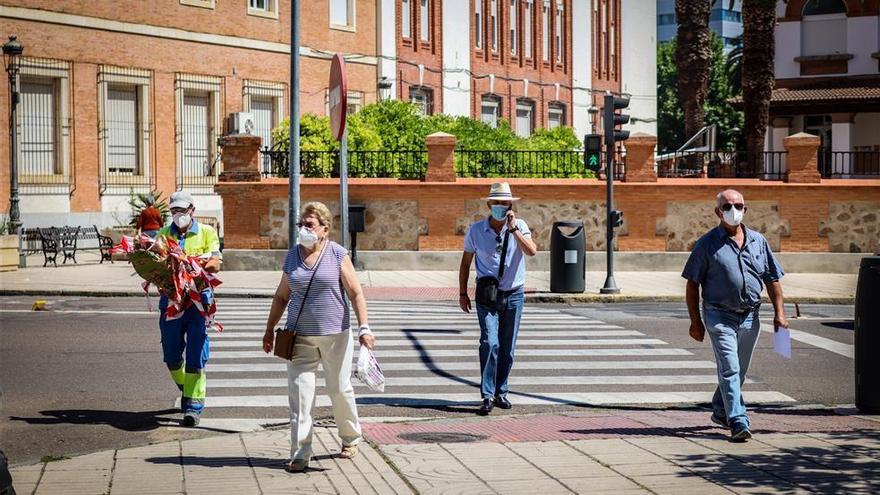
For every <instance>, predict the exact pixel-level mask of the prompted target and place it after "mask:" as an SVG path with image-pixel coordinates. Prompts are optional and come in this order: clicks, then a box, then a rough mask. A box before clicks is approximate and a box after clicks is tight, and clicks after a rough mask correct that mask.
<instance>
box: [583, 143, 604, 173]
mask: <svg viewBox="0 0 880 495" xmlns="http://www.w3.org/2000/svg"><path fill="white" fill-rule="evenodd" d="M584 166H585V167H586V168H587V170H592V171H593V172H598V171H599V169H600V168H601V167H602V135H601V134H587V135H586V136H584Z"/></svg>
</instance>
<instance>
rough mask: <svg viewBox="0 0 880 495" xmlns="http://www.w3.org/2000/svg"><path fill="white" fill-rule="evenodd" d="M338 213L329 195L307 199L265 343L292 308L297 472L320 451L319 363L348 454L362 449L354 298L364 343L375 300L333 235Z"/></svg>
mask: <svg viewBox="0 0 880 495" xmlns="http://www.w3.org/2000/svg"><path fill="white" fill-rule="evenodd" d="M332 220H333V216H332V215H331V214H330V210H329V209H328V208H327V207H326V206H325V205H324V204H322V203H317V202H312V203H308V204H306V205H305V206H303V213H302V216H301V217H300V221H299V223H298V224H297V227H298V228H299V234H298V239H299V244H297V245H296V246H294V247H292V248H291V249H290V250H289V251H288V252H287V258H286V259H285V261H284V273H283V275H282V277H281V282H280V283H279V284H278V289H277V290H276V291H275V297H274V298H273V300H272V309H271V310H270V312H269V319H268V321H267V322H266V334H265V335H264V336H263V350H264V351H266V352H267V353H268V352H272V345H273V338H274V328H275V325H276V324H277V323H278V320H280V319H281V315H282V314H283V313H284V310H285V308H286V309H287V326H286V328H288V329H292V330H295V331H296V343H295V345H294V351H293V359H292V360H291V361H290V362H289V363H288V364H287V373H288V393H289V395H290V430H291V431H290V443H291V446H290V463H289V464H288V467H287V469H288V471H292V472H299V471H305V470H306V469H307V468H308V466H309V459H310V458H311V456H312V432H313V427H312V407H313V406H314V402H315V374H316V372H317V370H318V364H319V363H320V364H321V366H322V367H323V369H324V381H325V383H326V389H327V395H328V396H329V397H330V402H331V404H332V405H333V416H334V417H335V419H336V425H337V427H338V429H339V438H340V439H341V440H342V452H341V453H340V457H342V458H345V459H350V458H352V457H354V456H355V455H356V454H357V444H358V443H359V442H360V440H361V426H360V423H359V422H358V415H357V407H356V405H355V399H354V388H353V387H352V384H351V361H352V343H351V329H350V323H349V309H348V308H349V300H350V301H351V304H352V306H354V313H355V315H356V316H357V320H358V324H359V332H358V340H359V341H360V344H361V345H362V346H367V347H369V348H372V347H373V343H374V342H375V340H374V337H373V334H372V332H371V331H370V327H369V325H368V324H367V301H366V299H365V298H364V293H363V290H362V289H361V284H360V281H359V280H358V278H357V274H356V273H355V271H354V265H352V262H351V258H349V256H348V251H346V249H345V248H344V247H342V246H340V245H339V244H337V243H335V242H333V241H331V240H330V239H328V234H329V232H330V227H331V222H332ZM343 292H344V293H343ZM346 294H347V295H348V298H346Z"/></svg>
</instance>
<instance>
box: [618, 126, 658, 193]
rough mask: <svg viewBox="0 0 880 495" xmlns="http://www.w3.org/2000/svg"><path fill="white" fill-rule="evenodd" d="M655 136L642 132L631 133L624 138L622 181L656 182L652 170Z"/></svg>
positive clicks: (655, 175) (654, 173) (655, 143)
mask: <svg viewBox="0 0 880 495" xmlns="http://www.w3.org/2000/svg"><path fill="white" fill-rule="evenodd" d="M656 147H657V137H656V136H652V135H650V134H645V133H644V132H636V133H633V134H632V135H631V136H630V137H629V139H627V140H626V169H625V171H624V177H623V181H624V182H657V172H655V171H654V148H656Z"/></svg>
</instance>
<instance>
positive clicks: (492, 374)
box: [477, 288, 525, 399]
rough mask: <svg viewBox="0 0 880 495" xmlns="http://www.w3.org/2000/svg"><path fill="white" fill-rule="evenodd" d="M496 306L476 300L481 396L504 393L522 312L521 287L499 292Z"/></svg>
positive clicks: (488, 396) (486, 396)
mask: <svg viewBox="0 0 880 495" xmlns="http://www.w3.org/2000/svg"><path fill="white" fill-rule="evenodd" d="M498 298H499V299H500V300H499V301H498V307H497V308H492V307H488V306H483V305H481V304H477V317H478V318H479V319H480V375H481V379H480V393H481V394H482V395H483V398H484V399H489V398H493V397H495V396H496V395H505V394H507V379H508V377H510V370H511V369H512V368H513V357H514V352H515V350H516V349H515V348H516V335H517V333H519V320H520V317H521V316H522V309H523V301H524V298H525V296H524V293H523V289H522V288H519V289H514V290H513V291H510V292H501V291H499V293H498Z"/></svg>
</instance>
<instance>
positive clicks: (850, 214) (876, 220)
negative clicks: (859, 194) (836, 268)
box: [819, 201, 880, 253]
mask: <svg viewBox="0 0 880 495" xmlns="http://www.w3.org/2000/svg"><path fill="white" fill-rule="evenodd" d="M819 237H827V238H828V247H829V251H835V252H849V253H876V252H878V250H880V203H877V202H869V201H858V202H855V201H854V202H846V203H844V202H832V203H831V204H830V205H829V206H828V218H826V219H825V220H822V221H821V222H819Z"/></svg>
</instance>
